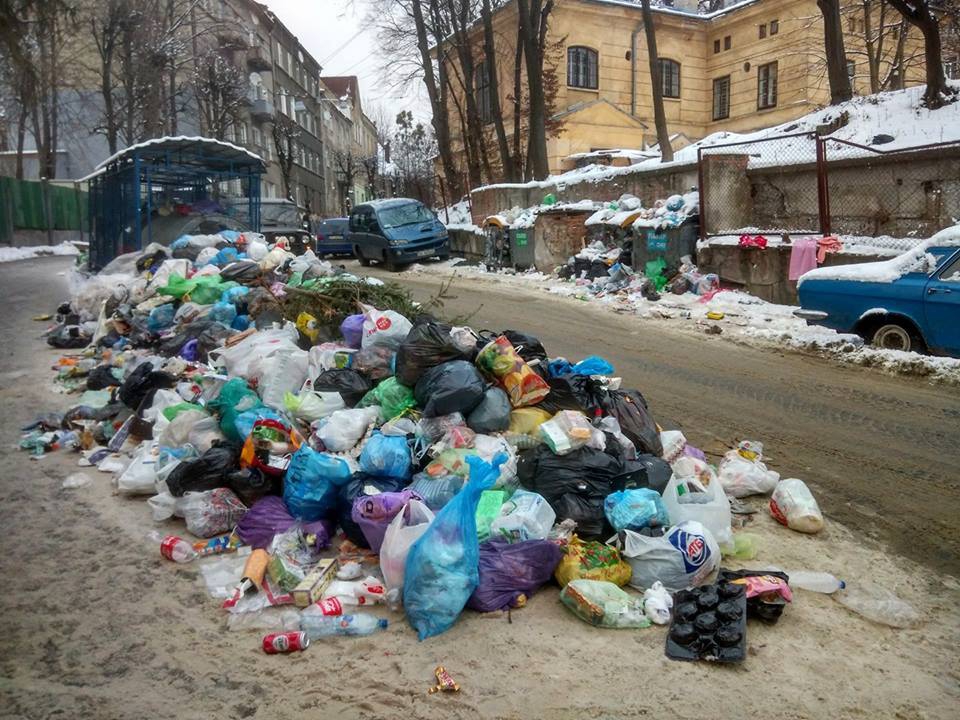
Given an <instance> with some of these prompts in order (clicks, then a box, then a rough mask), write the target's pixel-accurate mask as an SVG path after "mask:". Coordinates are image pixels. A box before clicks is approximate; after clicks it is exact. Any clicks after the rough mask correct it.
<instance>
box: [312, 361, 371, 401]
mask: <svg viewBox="0 0 960 720" xmlns="http://www.w3.org/2000/svg"><path fill="white" fill-rule="evenodd" d="M313 389H314V390H316V391H317V392H338V393H340V397H342V398H343V403H344V404H345V405H346V406H347V407H348V408H352V407H356V405H357V403H358V402H360V401H361V400H362V399H363V396H364V395H366V394H367V393H368V392H370V390H372V389H373V383H372V382H370V380H369V379H367V378H366V377H364V376H363V375H361V374H360V373H358V372H357V371H356V370H350V369H349V368H342V369H339V368H338V369H334V370H324V371H323V372H322V373H320V374H319V375H318V376H317V379H316V380H314V382H313Z"/></svg>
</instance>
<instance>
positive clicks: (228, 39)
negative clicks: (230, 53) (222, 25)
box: [217, 30, 247, 50]
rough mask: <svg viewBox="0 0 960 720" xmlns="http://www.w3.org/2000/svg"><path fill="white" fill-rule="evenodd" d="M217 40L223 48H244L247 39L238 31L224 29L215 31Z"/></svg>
mask: <svg viewBox="0 0 960 720" xmlns="http://www.w3.org/2000/svg"><path fill="white" fill-rule="evenodd" d="M217 42H218V43H219V44H220V48H221V49H223V50H245V49H246V47H247V40H246V38H244V36H243V35H241V34H240V33H238V32H234V31H231V30H224V31H222V32H219V33H217Z"/></svg>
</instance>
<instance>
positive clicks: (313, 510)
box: [283, 445, 351, 522]
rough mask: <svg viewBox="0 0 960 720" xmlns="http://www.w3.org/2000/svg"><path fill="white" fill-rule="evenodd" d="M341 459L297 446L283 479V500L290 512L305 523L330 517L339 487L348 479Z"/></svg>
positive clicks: (333, 514) (334, 512)
mask: <svg viewBox="0 0 960 720" xmlns="http://www.w3.org/2000/svg"><path fill="white" fill-rule="evenodd" d="M350 475H351V473H350V466H349V465H348V464H347V462H346V461H345V460H344V459H343V458H338V457H336V456H335V455H330V454H329V453H320V452H317V451H316V450H314V449H312V448H310V447H309V446H307V445H301V446H300V449H299V450H297V451H296V452H295V453H294V454H293V457H291V458H290V465H288V466H287V474H286V475H285V476H284V478H283V501H284V502H285V503H286V504H287V509H288V510H289V511H290V514H291V515H293V516H294V517H296V518H300V519H301V520H304V521H306V522H314V521H316V520H322V519H324V518H333V517H334V516H335V514H336V510H337V492H338V489H339V486H340V485H342V484H344V483H345V482H347V480H349V479H350Z"/></svg>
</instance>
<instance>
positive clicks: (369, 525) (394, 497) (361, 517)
mask: <svg viewBox="0 0 960 720" xmlns="http://www.w3.org/2000/svg"><path fill="white" fill-rule="evenodd" d="M410 500H419V501H420V502H424V500H423V498H422V497H420V495H419V494H417V493H415V492H414V491H413V490H401V491H400V492H385V493H379V494H378V495H361V496H360V497H358V498H357V499H356V500H354V501H353V511H352V512H351V517H352V518H353V521H354V522H355V523H356V524H357V525H359V526H360V530H361V532H363V536H364V537H365V538H366V539H367V542H368V543H370V549H371V550H373V552H375V553H378V552H380V546H381V545H383V536H384V535H385V534H386V532H387V526H388V525H389V524H390V521H391V520H393V519H394V518H395V517H396V516H397V513H399V512H400V511H401V510H403V507H404V505H406V504H407V503H408V502H409V501H410Z"/></svg>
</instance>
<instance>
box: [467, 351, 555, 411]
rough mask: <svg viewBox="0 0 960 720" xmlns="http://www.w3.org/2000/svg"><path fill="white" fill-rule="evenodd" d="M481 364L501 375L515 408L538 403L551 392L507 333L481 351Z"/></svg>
mask: <svg viewBox="0 0 960 720" xmlns="http://www.w3.org/2000/svg"><path fill="white" fill-rule="evenodd" d="M477 367H478V368H480V370H481V371H483V372H485V373H486V374H488V375H492V376H493V377H495V378H496V379H497V382H498V383H499V384H500V386H501V387H502V388H503V389H504V390H505V391H506V393H507V396H508V397H509V398H510V404H511V405H512V406H513V407H515V408H519V407H526V406H527V405H536V404H537V403H538V402H540V401H541V400H543V398H545V397H546V396H547V394H548V393H549V392H550V386H549V385H547V382H546V381H545V380H544V379H543V378H542V377H540V376H539V375H537V374H536V373H535V372H534V371H533V370H531V369H530V366H529V365H527V363H526V362H525V361H524V360H523V358H521V357H520V355H518V354H517V351H516V350H515V349H514V347H513V345H512V344H511V343H510V341H509V340H507V338H506V337H505V336H503V335H501V336H500V337H498V338H497V339H496V340H493V341H491V342H490V343H488V344H487V345H486V347H484V348H483V350H481V351H480V353H479V354H478V355H477Z"/></svg>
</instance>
